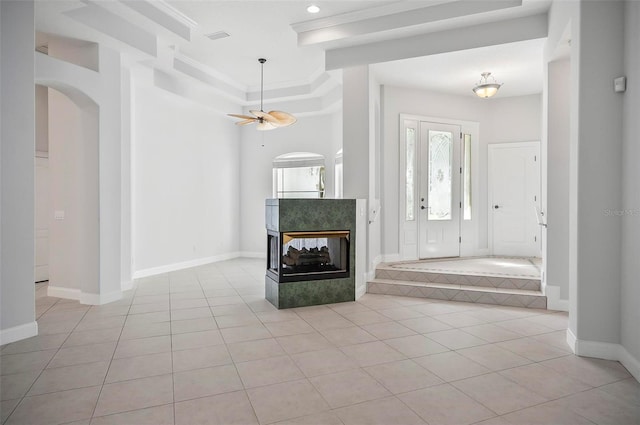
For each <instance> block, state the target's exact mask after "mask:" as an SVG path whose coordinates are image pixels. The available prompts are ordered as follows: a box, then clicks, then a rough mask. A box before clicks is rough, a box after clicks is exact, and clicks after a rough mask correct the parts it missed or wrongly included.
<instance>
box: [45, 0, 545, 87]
mask: <svg viewBox="0 0 640 425" xmlns="http://www.w3.org/2000/svg"><path fill="white" fill-rule="evenodd" d="M133 1H142V0H133ZM501 1H502V2H503V3H502V4H503V5H504V6H503V5H500V2H499V1H498V2H496V1H493V2H490V1H486V2H484V3H486V4H490V3H493V4H494V5H495V4H498V5H499V6H498V7H503V9H502V10H497V11H485V12H484V13H467V14H466V15H464V14H461V15H460V16H458V17H456V18H451V19H444V20H439V21H434V22H427V23H420V24H419V25H415V23H413V24H410V23H408V21H409V20H408V19H407V14H406V13H405V15H404V16H402V15H401V12H404V11H406V10H416V11H418V10H420V9H423V10H427V9H425V7H426V6H434V5H435V6H439V5H442V4H444V5H445V6H446V5H447V4H448V3H455V4H457V5H461V6H460V7H458V8H457V9H455V10H458V9H460V8H462V9H464V7H467V9H468V8H469V6H464V4H465V3H467V4H472V3H475V4H476V5H475V6H474V7H476V6H477V4H479V3H482V2H483V0H474V1H472V2H455V1H454V2H452V1H451V0H401V1H389V0H366V1H361V0H326V1H317V2H316V1H313V0H308V1H302V0H284V1H282V0H281V1H271V0H254V1H247V0H233V1H231V0H199V1H191V0H168V1H163V2H156V1H155V0H146V3H148V4H150V5H152V6H153V5H156V6H160V5H164V6H168V8H165V7H164V6H163V7H162V8H160V7H158V8H159V9H161V10H170V9H174V12H172V13H170V14H169V15H171V17H172V19H173V18H176V22H178V21H180V22H182V23H184V24H185V25H186V26H191V25H192V27H191V36H190V40H186V39H185V38H184V37H181V36H179V35H178V34H177V33H176V32H175V31H173V32H172V31H170V30H168V28H167V26H166V25H164V26H163V25H161V24H159V21H158V20H153V19H152V17H151V15H150V14H148V13H147V14H145V13H143V12H142V11H141V10H140V9H136V8H135V7H132V6H131V2H130V1H127V0H120V1H116V0H98V1H86V2H85V1H79V0H65V1H62V0H56V1H45V0H41V1H37V2H36V29H37V30H38V31H42V32H45V33H53V34H57V35H61V36H65V37H70V38H76V39H80V40H87V41H92V42H98V43H104V44H105V45H108V46H111V47H113V48H117V49H118V50H120V51H122V52H124V54H125V56H127V55H128V56H129V57H130V59H128V60H133V61H139V62H145V63H151V64H155V65H154V66H160V65H163V64H162V63H161V62H162V59H163V58H162V57H161V56H166V54H165V53H164V52H166V51H170V52H172V53H171V54H175V55H176V56H181V57H187V58H189V59H191V60H192V62H193V63H195V64H200V65H201V66H202V69H205V70H208V71H210V72H211V74H212V75H214V76H216V77H217V78H218V79H219V80H221V81H224V82H225V83H226V84H230V85H231V86H233V87H236V88H237V89H239V90H242V91H255V90H256V88H257V87H259V81H260V67H259V64H258V62H257V59H258V58H259V57H265V58H267V60H268V61H267V63H266V64H265V88H266V89H269V88H282V87H288V86H301V85H304V84H310V83H313V82H314V81H318V79H319V78H320V77H319V76H320V75H321V74H322V73H323V72H324V69H325V67H324V52H325V49H327V48H339V47H344V46H352V45H354V44H359V43H367V42H370V41H371V40H384V39H394V38H398V37H404V36H406V35H407V34H418V33H426V32H433V31H436V30H439V29H442V28H445V27H446V28H448V27H452V26H455V25H458V24H460V25H472V24H474V23H479V22H482V23H484V22H487V21H491V20H492V19H506V18H509V17H518V16H522V15H523V14H533V13H540V12H541V11H542V12H544V11H545V10H546V8H548V4H549V0H522V2H520V1H518V0H501ZM311 3H315V4H317V5H319V6H320V8H321V12H320V13H319V14H316V15H311V14H308V13H307V12H306V7H307V6H308V5H309V4H311ZM520 3H522V5H520ZM94 6H97V7H98V8H96V7H94ZM146 7H148V5H147V6H146ZM456 7H457V6H456ZM492 7H495V6H492ZM82 8H93V12H92V13H94V12H95V10H98V12H100V11H107V12H108V13H109V14H110V15H113V16H116V17H118V18H122V19H124V20H126V21H127V22H130V23H132V24H133V25H132V26H135V27H138V28H140V30H142V31H143V32H146V33H148V34H150V35H152V36H153V37H155V39H157V44H158V52H159V53H158V55H157V57H155V58H154V57H152V56H149V54H148V52H147V53H142V52H141V51H140V48H139V47H138V48H137V50H136V46H132V45H131V43H129V44H127V42H126V41H123V40H118V39H117V36H115V35H114V34H115V33H114V32H111V33H109V32H105V31H104V30H103V31H99V30H97V29H96V28H95V26H93V25H89V24H87V21H85V22H82V20H79V19H77V18H75V19H74V13H75V12H76V11H78V10H79V9H82ZM152 9H154V10H155V7H152ZM180 15H182V16H180ZM75 16H78V15H75ZM95 16H98V17H99V16H100V14H99V13H98V14H97V15H95ZM372 17H373V21H375V20H376V19H377V21H376V22H373V21H372ZM395 18H397V19H395ZM403 19H404V22H403ZM385 20H386V21H385ZM305 21H309V22H305ZM345 22H346V23H347V27H348V25H352V27H350V28H352V29H353V28H354V26H355V28H356V29H358V30H362V32H361V33H359V34H357V35H354V36H351V35H350V34H349V33H347V32H344V33H343V36H342V37H340V30H342V29H343V28H342V27H341V26H340V23H345ZM372 22H373V23H377V24H380V22H382V23H383V24H384V25H387V27H386V28H383V29H380V28H381V27H380V26H378V27H377V28H378V29H375V25H372ZM292 25H293V27H292ZM300 28H302V29H303V30H304V29H306V30H309V29H318V31H323V30H324V31H329V32H330V31H333V34H334V35H335V34H338V37H337V38H336V39H333V40H329V41H319V42H315V43H309V44H307V45H299V42H298V37H299V34H298V32H301V31H302V30H301V29H300ZM345 28H346V27H345ZM372 28H373V29H372ZM117 30H118V28H117V27H116V28H115V29H114V31H117ZM122 31H123V32H124V30H122ZM217 31H225V32H227V33H229V34H230V37H228V38H222V39H218V40H210V39H208V38H207V37H205V35H206V34H209V33H213V32H217ZM297 31H298V32H297ZM325 34H326V33H325ZM153 37H152V38H153ZM542 43H543V42H542V41H541V40H533V41H525V42H520V43H512V44H506V45H501V46H492V47H487V48H482V49H474V50H465V51H459V52H453V53H447V54H439V55H432V56H428V57H422V58H414V59H406V60H401V61H395V62H388V63H380V64H375V65H373V69H374V72H375V74H376V75H377V76H378V79H379V81H380V82H381V83H384V84H393V85H401V86H410V87H418V88H426V89H430V90H438V91H442V92H450V93H456V94H469V93H471V92H470V88H471V86H472V85H473V83H474V82H476V81H477V80H478V79H479V77H480V72H483V71H491V72H493V73H494V74H495V76H496V78H497V79H498V80H499V82H503V83H504V84H505V85H504V87H503V88H502V89H501V95H502V96H515V95H520V94H530V93H538V92H540V91H541V88H542ZM161 52H162V54H161ZM164 66H166V63H164ZM316 89H317V88H313V89H311V90H310V91H314V90H316ZM318 90H319V89H318ZM325 91H326V89H325ZM311 94H312V93H309V95H311Z"/></svg>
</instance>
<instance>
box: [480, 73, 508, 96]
mask: <svg viewBox="0 0 640 425" xmlns="http://www.w3.org/2000/svg"><path fill="white" fill-rule="evenodd" d="M481 75H482V77H481V78H480V81H478V83H477V84H476V85H475V87H474V88H473V92H474V93H475V94H476V95H477V96H478V97H483V98H485V99H487V98H489V97H491V96H493V95H495V94H496V93H498V89H499V88H500V86H502V84H498V83H497V82H496V80H495V78H493V77H491V80H489V77H490V76H491V73H490V72H483V73H482V74H481Z"/></svg>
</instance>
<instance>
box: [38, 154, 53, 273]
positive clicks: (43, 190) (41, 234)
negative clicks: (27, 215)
mask: <svg viewBox="0 0 640 425" xmlns="http://www.w3.org/2000/svg"><path fill="white" fill-rule="evenodd" d="M35 165H36V166H35V185H36V187H35V233H36V240H35V267H34V277H35V281H36V282H42V281H45V280H49V214H50V212H51V211H50V210H51V208H50V199H49V158H46V157H36V164H35Z"/></svg>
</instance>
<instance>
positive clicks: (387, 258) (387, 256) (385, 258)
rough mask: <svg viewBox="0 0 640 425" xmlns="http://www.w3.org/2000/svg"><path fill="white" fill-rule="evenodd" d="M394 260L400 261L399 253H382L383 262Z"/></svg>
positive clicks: (392, 261)
mask: <svg viewBox="0 0 640 425" xmlns="http://www.w3.org/2000/svg"><path fill="white" fill-rule="evenodd" d="M396 261H401V259H400V254H383V255H382V262H383V263H395V262H396Z"/></svg>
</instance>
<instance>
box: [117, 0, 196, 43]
mask: <svg viewBox="0 0 640 425" xmlns="http://www.w3.org/2000/svg"><path fill="white" fill-rule="evenodd" d="M120 2H121V3H122V4H124V5H126V6H128V7H130V8H131V9H133V10H135V11H136V12H138V13H140V14H141V15H143V16H145V17H146V18H147V19H149V20H151V21H153V22H155V23H156V24H158V25H160V26H162V27H164V28H166V29H167V30H169V31H171V32H172V33H174V34H176V35H177V36H179V37H181V38H183V39H185V40H187V41H191V32H192V31H193V30H194V29H195V28H196V27H197V26H198V23H197V22H196V21H194V20H193V19H191V18H189V17H188V16H186V15H185V14H183V13H182V12H180V11H179V10H177V9H176V8H174V7H173V6H171V5H170V4H169V3H167V2H166V1H164V0H154V1H148V0H120Z"/></svg>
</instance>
